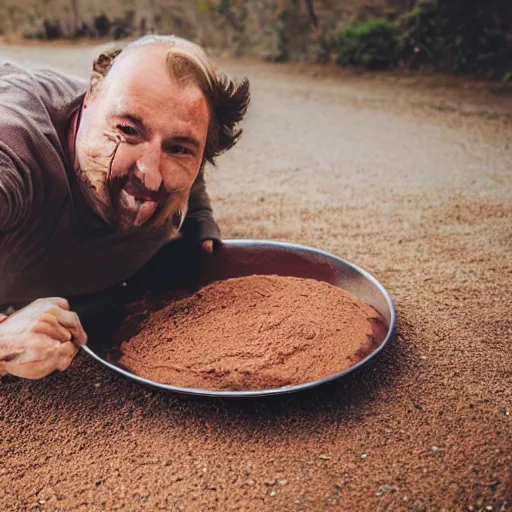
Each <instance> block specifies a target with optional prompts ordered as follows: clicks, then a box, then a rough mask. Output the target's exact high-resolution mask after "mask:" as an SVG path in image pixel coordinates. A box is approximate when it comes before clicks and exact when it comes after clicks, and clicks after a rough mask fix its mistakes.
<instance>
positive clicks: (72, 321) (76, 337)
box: [52, 309, 87, 346]
mask: <svg viewBox="0 0 512 512" xmlns="http://www.w3.org/2000/svg"><path fill="white" fill-rule="evenodd" d="M52 313H53V314H55V318H57V320H58V321H59V323H60V325H62V326H63V327H65V328H66V329H67V330H68V331H69V332H70V333H71V335H72V336H73V343H76V344H77V345H79V346H81V345H85V344H86V343H87V334H85V331H84V329H83V327H82V324H81V323H80V319H79V318H78V315H77V314H76V313H75V312H74V311H64V310H62V309H61V310H59V309H55V310H52Z"/></svg>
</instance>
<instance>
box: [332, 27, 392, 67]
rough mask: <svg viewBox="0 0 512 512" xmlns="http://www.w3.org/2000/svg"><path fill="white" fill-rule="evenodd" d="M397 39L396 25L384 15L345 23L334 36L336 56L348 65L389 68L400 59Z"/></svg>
mask: <svg viewBox="0 0 512 512" xmlns="http://www.w3.org/2000/svg"><path fill="white" fill-rule="evenodd" d="M397 41H398V30H397V27H396V26H395V25H394V24H393V23H392V22H390V21H388V20H385V19H373V20H369V21H367V22H365V23H361V24H357V25H349V26H345V27H343V28H342V29H341V30H340V32H339V33H338V34H337V35H336V36H335V37H334V41H333V43H334V44H333V46H334V50H335V52H336V56H335V60H336V63H337V64H340V65H345V66H353V67H357V68H365V69H389V68H392V67H395V66H396V64H397V61H398V57H397V48H398V44H397Z"/></svg>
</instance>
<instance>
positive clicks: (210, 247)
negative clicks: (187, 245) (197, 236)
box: [201, 240, 215, 254]
mask: <svg viewBox="0 0 512 512" xmlns="http://www.w3.org/2000/svg"><path fill="white" fill-rule="evenodd" d="M201 249H202V251H203V252H204V253H206V254H213V252H214V251H215V242H214V241H213V240H203V241H202V242H201Z"/></svg>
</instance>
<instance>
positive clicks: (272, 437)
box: [0, 46, 512, 512]
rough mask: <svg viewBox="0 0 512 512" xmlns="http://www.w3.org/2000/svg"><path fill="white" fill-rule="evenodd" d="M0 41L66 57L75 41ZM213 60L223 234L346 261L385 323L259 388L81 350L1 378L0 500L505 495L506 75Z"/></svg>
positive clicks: (500, 498)
mask: <svg viewBox="0 0 512 512" xmlns="http://www.w3.org/2000/svg"><path fill="white" fill-rule="evenodd" d="M0 54H2V55H6V54H9V55H13V56H15V58H17V59H18V60H21V61H23V62H26V63H34V62H36V63H39V64H42V63H49V64H51V65H54V66H59V67H60V68H63V69H67V70H69V71H70V72H78V73H80V74H83V75H86V74H87V71H88V67H89V59H90V56H91V55H92V53H91V49H90V48H86V47H80V46H77V47H72V48H65V47H52V48H49V49H48V48H38V49H36V47H31V46H26V47H20V48H10V47H2V48H0ZM224 67H225V68H226V69H227V70H229V71H230V72H232V73H233V74H234V75H235V76H243V75H247V76H249V78H250V79H251V80H252V87H253V103H252V107H251V110H250V114H249V116H248V120H247V122H246V124H245V130H246V133H245V136H244V137H243V139H242V140H241V141H240V143H239V145H238V146H237V147H236V148H235V149H233V150H232V151H231V152H229V153H228V154H226V155H225V156H223V157H222V158H221V159H220V160H219V163H218V167H217V169H215V170H211V171H210V172H209V174H208V181H209V189H210V193H211V196H212V198H213V202H214V207H215V213H216V217H217V219H218V222H219V223H220V225H221V227H222V229H223V235H224V237H225V238H264V239H279V240H286V241H291V242H298V243H301V244H306V245H310V246H313V247H317V248H320V249H323V250H326V251H329V252H332V253H334V254H336V255H339V256H341V257H343V258H345V259H347V260H349V261H351V262H353V263H355V264H357V265H359V266H361V267H363V268H364V269H366V270H368V271H369V272H371V273H372V274H374V275H375V277H376V278H377V279H379V280H380V281H381V282H382V283H383V285H384V286H385V287H386V288H387V289H388V290H389V292H390V293H391V295H392V297H393V299H394V301H395V305H396V309H397V313H398V326H397V337H396V339H395V340H394V341H392V342H391V343H390V344H389V346H388V347H387V348H386V349H385V350H384V351H383V352H382V353H381V354H380V355H379V357H378V358H376V359H377V360H376V361H375V363H374V364H372V365H370V366H367V367H365V368H364V369H363V370H362V371H360V372H358V373H356V374H355V375H353V376H352V377H350V378H348V379H347V380H344V381H342V382H338V383H334V384H332V385H329V386H326V387H323V388H318V389H316V390H312V391H309V392H307V393H303V394H299V395H295V396H285V397H281V398H272V399H265V400H259V401H256V400H250V401H249V400H248V401H222V400H211V399H208V400H203V399H190V398H183V397H179V396H170V395H164V394H160V393H157V392H152V391H148V390H146V389H144V388H142V387H139V386H138V385H136V384H134V383H131V382H128V381H126V380H123V379H122V378H120V377H118V376H117V375H114V374H111V373H109V371H107V370H106V369H104V368H103V367H101V366H100V365H99V364H97V363H96V362H94V361H93V360H91V359H90V358H88V357H87V356H86V355H85V354H80V355H79V356H78V358H77V359H76V360H75V362H74V363H73V365H72V367H71V368H70V369H69V370H68V371H66V372H64V373H60V374H55V375H52V376H50V377H49V378H47V379H45V380H42V381H34V382H25V381H21V380H18V379H16V378H12V377H7V378H3V379H2V380H1V382H0V385H1V387H0V404H1V405H0V420H1V444H0V453H1V462H0V509H1V510H2V511H25V510H48V511H50V510H51V511H95V510H97V511H100V510H109V511H110V510H134V511H138V510H151V511H153V510H171V511H177V510H185V511H205V510H215V511H229V510H244V511H323V510H336V511H350V512H353V511H354V512H359V511H374V510H389V511H401V510H404V511H409V510H410V511H417V512H420V511H429V512H430V511H447V512H448V511H449V512H452V511H463V510H471V511H473V510H482V511H505V510H512V400H511V399H512V388H511V376H512V371H511V361H512V353H511V352H512V349H511V334H512V328H511V324H510V315H511V302H512V301H511V293H510V290H511V287H512V256H511V252H512V179H511V175H512V133H511V129H512V96H511V95H510V92H509V93H506V91H505V90H504V89H503V88H502V87H492V88H489V87H488V86H485V85H482V84H477V83H474V84H470V85H467V84H466V85H464V82H463V81H460V80H448V79H444V78H441V77H433V78H432V77H431V78H415V77H408V76H403V77H398V76H396V75H395V76H393V75H381V76H378V77H374V76H367V75H352V74H350V73H346V72H337V71H330V70H325V69H324V68H316V67H315V68H308V69H307V70H306V68H305V67H302V66H299V65H282V66H281V65H280V66H277V65H274V66H272V65H266V64H251V63H245V62H225V63H224ZM491 89H494V90H492V91H491Z"/></svg>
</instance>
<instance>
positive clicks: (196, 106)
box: [76, 46, 210, 238]
mask: <svg viewBox="0 0 512 512" xmlns="http://www.w3.org/2000/svg"><path fill="white" fill-rule="evenodd" d="M165 57H166V51H165V49H162V48H159V47H158V46H155V47H144V48H139V49H136V50H132V51H130V52H129V53H128V54H127V55H126V56H124V57H123V56H120V57H119V58H118V59H116V61H115V62H114V64H113V66H112V69H111V70H110V72H109V73H108V75H107V76H106V77H105V79H104V82H103V84H102V86H101V88H100V90H99V91H97V92H96V93H94V94H87V95H86V98H85V100H84V105H83V108H82V113H81V120H80V126H79V127H78V132H77V138H76V162H77V165H78V167H79V175H80V176H81V179H82V184H83V185H85V187H84V188H85V189H86V191H87V193H88V194H89V196H90V198H92V202H93V203H94V206H95V209H96V210H97V211H98V213H100V215H101V216H102V217H103V218H104V219H105V220H106V221H107V222H109V223H111V224H115V225H116V226H117V227H118V229H120V230H122V231H124V232H131V231H133V230H136V229H139V228H140V227H141V226H147V227H151V226H155V225H158V226H161V225H162V224H164V223H166V222H167V223H168V225H169V231H170V232H169V237H170V238H172V236H173V235H174V234H175V233H176V232H177V231H178V230H179V227H180V225H181V222H182V221H183V219H184V217H185V214H186V211H187V203H188V197H189V194H190V189H191V187H192V185H193V183H194V181H195V179H196V177H197V175H198V172H199V170H200V167H201V163H202V161H203V155H204V149H205V144H206V138H207V133H208V124H209V120H210V114H209V109H208V104H207V101H206V98H205V97H204V95H203V93H202V92H201V90H200V89H199V87H198V86H197V85H195V84H194V83H193V82H191V81H188V82H178V81H176V80H175V79H173V78H172V77H171V76H170V75H169V73H168V71H167V69H166V66H165Z"/></svg>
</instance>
